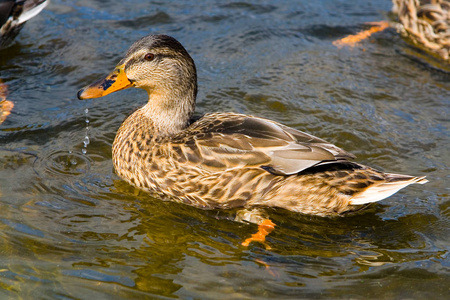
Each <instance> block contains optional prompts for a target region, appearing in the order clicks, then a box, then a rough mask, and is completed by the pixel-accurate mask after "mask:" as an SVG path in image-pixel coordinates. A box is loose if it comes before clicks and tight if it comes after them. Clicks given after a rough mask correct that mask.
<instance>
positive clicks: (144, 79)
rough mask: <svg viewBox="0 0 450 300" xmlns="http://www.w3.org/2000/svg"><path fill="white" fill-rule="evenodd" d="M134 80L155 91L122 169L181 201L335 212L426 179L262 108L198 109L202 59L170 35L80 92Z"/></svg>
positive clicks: (139, 46)
mask: <svg viewBox="0 0 450 300" xmlns="http://www.w3.org/2000/svg"><path fill="white" fill-rule="evenodd" d="M129 87H137V88H141V89H144V90H146V91H147V93H148V97H149V99H148V102H147V104H146V105H144V106H143V107H141V108H139V109H138V110H136V111H135V112H134V113H133V114H131V115H130V116H129V117H128V118H127V119H126V120H125V121H124V122H123V124H122V125H121V126H120V128H119V130H118V132H117V135H116V137H115V140H114V143H113V146H112V156H113V163H114V168H115V170H116V173H117V174H118V175H119V176H120V177H121V178H123V179H124V180H125V181H127V182H129V183H130V184H132V185H134V186H136V187H138V188H140V189H143V190H145V191H149V192H156V193H159V194H162V195H164V196H166V197H169V198H170V199H172V200H175V201H178V202H182V203H186V204H189V205H193V206H196V207H199V208H204V209H215V208H219V209H228V208H235V207H243V208H252V207H279V208H284V209H288V210H291V211H295V212H299V213H303V214H311V215H317V216H336V215H343V214H345V213H347V212H351V211H355V210H359V209H360V208H362V207H363V206H365V205H367V204H369V203H372V202H376V201H379V200H381V199H384V198H386V197H389V196H391V195H392V194H394V193H395V192H397V191H398V190H400V189H402V188H404V187H406V186H408V185H410V184H413V183H425V182H427V180H426V179H425V177H414V176H408V175H398V174H391V173H383V172H381V171H377V170H375V169H373V168H370V167H367V166H364V165H362V164H359V163H356V162H353V161H352V159H353V158H354V156H353V155H352V154H350V153H348V152H346V151H344V150H342V149H341V148H339V147H337V146H335V145H333V144H331V143H329V142H327V141H325V140H323V139H320V138H317V137H315V136H313V135H311V134H308V133H304V132H301V131H299V130H297V129H293V128H290V127H287V126H285V125H282V124H280V123H277V122H275V121H271V120H268V119H265V118H261V117H256V116H250V115H244V114H238V113H224V112H216V113H209V114H206V115H204V116H203V117H201V118H193V113H194V108H195V100H196V94H197V75H196V68H195V64H194V61H193V60H192V58H191V57H190V55H189V54H188V52H187V51H186V50H185V48H184V47H183V46H182V45H181V44H180V43H179V42H178V41H177V40H175V39H174V38H172V37H170V36H167V35H148V36H145V37H143V38H141V39H140V40H138V41H137V42H135V43H134V44H133V45H132V46H131V48H130V49H129V50H128V52H127V53H126V55H125V57H124V58H123V59H122V60H121V61H120V62H119V64H118V65H117V66H116V67H115V69H114V71H113V72H112V73H110V74H109V75H108V76H106V78H104V79H101V80H99V81H97V82H95V83H93V84H91V85H88V86H86V87H85V88H83V89H81V90H80V91H79V92H78V98H79V99H89V98H97V97H102V96H105V95H108V94H109V93H112V92H115V91H119V90H123V89H126V88H129Z"/></svg>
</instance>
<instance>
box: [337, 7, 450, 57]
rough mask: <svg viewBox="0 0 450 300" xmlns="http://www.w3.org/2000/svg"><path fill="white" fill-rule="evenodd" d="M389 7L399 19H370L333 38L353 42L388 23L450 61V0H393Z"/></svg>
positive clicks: (418, 43)
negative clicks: (368, 24)
mask: <svg viewBox="0 0 450 300" xmlns="http://www.w3.org/2000/svg"><path fill="white" fill-rule="evenodd" d="M393 4H394V6H393V8H392V11H393V13H395V14H396V15H397V17H398V23H389V22H386V21H382V22H377V23H373V25H375V26H373V27H371V28H369V29H368V30H364V31H362V32H359V33H357V34H355V35H350V36H347V37H345V38H343V39H340V40H337V41H334V42H333V44H334V45H336V46H338V47H341V46H345V45H347V46H355V45H356V44H357V43H358V42H360V41H361V40H363V39H365V38H367V37H369V36H370V35H371V34H373V33H375V32H378V31H381V30H384V29H386V28H388V27H389V26H392V27H395V28H396V29H397V31H398V32H399V33H400V34H401V35H402V36H404V37H405V38H407V39H409V40H410V41H411V42H412V43H413V44H414V45H415V46H417V47H418V48H421V49H423V50H425V51H427V52H429V53H431V54H433V55H435V56H438V57H440V58H441V59H443V60H444V61H446V62H450V2H449V1H448V0H393Z"/></svg>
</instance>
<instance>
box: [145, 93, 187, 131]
mask: <svg viewBox="0 0 450 300" xmlns="http://www.w3.org/2000/svg"><path fill="white" fill-rule="evenodd" d="M148 96H149V100H148V102H147V104H146V105H145V106H143V107H142V108H141V109H140V110H141V112H142V114H143V115H144V116H145V117H146V118H148V119H150V120H151V121H152V123H153V126H154V130H155V133H154V134H155V135H158V136H160V137H166V136H172V135H175V134H177V133H179V132H180V131H182V130H184V129H186V127H187V126H188V125H189V120H190V119H191V117H192V114H193V113H194V109H195V93H183V94H182V93H177V91H176V90H172V91H170V92H157V91H149V92H148Z"/></svg>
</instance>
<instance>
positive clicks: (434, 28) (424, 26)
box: [392, 0, 450, 61]
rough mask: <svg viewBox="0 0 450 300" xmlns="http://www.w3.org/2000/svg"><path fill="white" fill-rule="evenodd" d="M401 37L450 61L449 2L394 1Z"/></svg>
mask: <svg viewBox="0 0 450 300" xmlns="http://www.w3.org/2000/svg"><path fill="white" fill-rule="evenodd" d="M393 2H394V7H393V9H392V11H393V12H394V13H395V14H397V15H398V19H399V21H400V24H399V26H397V29H399V31H400V33H401V34H402V35H404V36H407V37H409V38H410V39H411V40H412V41H413V42H414V43H415V44H418V45H421V46H422V47H424V48H425V49H427V50H428V51H430V52H432V53H435V54H437V55H439V56H440V57H441V58H443V59H444V60H447V61H449V59H450V2H449V1H448V0H420V1H419V0H393Z"/></svg>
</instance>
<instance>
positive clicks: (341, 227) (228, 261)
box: [0, 0, 450, 299]
mask: <svg viewBox="0 0 450 300" xmlns="http://www.w3.org/2000/svg"><path fill="white" fill-rule="evenodd" d="M194 3H195V4H194ZM390 9H391V3H390V1H388V0H382V1H356V0H355V1H351V0H347V1H332V0H328V1H251V2H229V1H199V2H192V3H185V2H184V1H164V2H163V1H160V2H157V1H138V0H129V1H117V0H116V1H113V0H111V1H107V0H104V1H100V0H98V1H64V0H53V1H52V2H51V4H50V5H49V6H48V8H47V9H46V10H45V11H44V12H43V13H42V14H41V15H39V16H38V17H36V18H35V19H33V20H32V21H30V22H29V23H28V24H27V26H25V28H24V30H23V31H22V32H21V34H20V35H19V37H18V38H17V40H16V43H15V44H14V45H13V46H11V47H10V48H8V49H5V50H2V51H0V78H1V79H2V80H3V81H4V82H5V83H6V84H8V86H9V97H8V99H9V100H11V101H13V102H14V103H15V107H14V110H13V111H12V114H11V115H10V116H9V117H8V118H7V120H6V121H5V122H4V123H3V124H2V125H0V298H1V299H8V298H12V299H15V298H23V299H31V298H33V299H126V298H132V299H133V298H134V299H138V298H139V299H145V298H159V299H166V298H183V299H194V298H195V299H275V298H276V299H293V298H323V299H329V298H356V299H367V298H372V299H375V298H377V299H380V298H381V299H392V298H413V299H424V298H429V299H444V298H447V299H448V298H449V297H450V290H449V288H450V285H449V282H450V258H449V251H450V241H449V240H450V227H449V226H450V197H449V169H450V160H449V157H450V151H449V149H450V139H449V135H450V134H449V132H450V131H449V123H450V121H449V119H450V118H449V116H450V84H449V81H450V80H449V79H450V75H449V73H448V72H449V71H448V66H445V65H440V64H439V63H437V62H433V61H432V59H426V60H425V61H424V60H423V57H424V55H423V54H421V53H419V52H417V51H415V50H413V49H412V48H411V47H410V46H409V44H408V43H407V42H406V41H404V40H403V39H402V38H400V37H399V36H398V35H397V33H396V32H395V31H394V30H392V29H389V30H387V31H384V32H381V33H377V34H375V35H374V36H372V37H371V38H370V39H369V40H366V41H363V42H362V43H361V45H360V46H359V47H356V48H343V49H337V48H336V47H334V46H333V45H332V42H333V41H334V40H336V39H339V38H342V37H344V36H345V35H347V34H354V33H356V32H358V31H360V30H362V29H364V28H366V27H365V26H364V22H369V21H379V20H383V19H384V20H386V19H388V18H389V11H390ZM149 33H165V34H169V35H172V36H174V37H176V38H177V39H178V40H179V41H180V42H182V43H183V44H184V46H185V47H186V48H187V49H188V51H189V52H190V53H191V55H192V56H193V58H194V60H195V61H196V63H197V68H198V74H199V88H200V92H199V99H198V104H197V111H198V112H200V113H204V112H212V111H235V112H240V113H246V114H253V115H258V116H264V117H267V118H271V119H274V120H277V121H279V122H282V123H284V124H287V125H289V126H292V127H295V128H297V129H301V130H304V131H307V132H309V133H312V134H314V135H317V136H319V137H321V138H324V139H326V140H329V141H330V142H333V143H335V144H337V145H338V146H340V147H343V148H344V149H346V150H348V151H349V152H352V153H354V154H355V155H357V157H358V159H357V160H358V161H359V162H361V163H364V164H368V165H370V166H373V167H376V168H379V169H381V170H384V171H391V172H397V173H406V174H411V175H420V176H422V175H426V176H427V177H428V179H429V180H430V182H429V183H427V184H426V185H417V186H411V187H408V188H407V189H405V190H402V191H401V192H399V193H398V194H396V195H394V196H392V197H391V198H389V199H386V200H384V201H383V202H381V203H379V204H376V205H374V206H373V207H371V209H369V210H367V211H365V212H364V213H361V214H358V215H355V216H351V217H347V218H338V219H327V218H317V217H309V216H302V215H299V214H294V213H291V212H288V211H284V210H270V211H269V214H270V216H271V219H272V220H273V221H274V222H275V223H276V224H277V225H278V226H277V227H276V230H275V231H274V232H273V233H272V234H271V235H270V236H269V237H268V244H269V245H270V246H271V249H266V248H265V247H264V246H263V245H260V244H252V245H251V246H250V247H249V248H244V247H242V246H241V245H240V243H241V242H242V241H243V240H244V239H246V238H247V237H249V236H250V234H251V233H253V232H255V230H256V226H255V225H249V224H242V223H237V222H234V221H232V213H233V212H221V211H202V210H199V209H195V208H192V207H189V206H185V205H181V204H176V203H171V202H163V201H161V200H160V199H155V198H151V197H150V196H149V195H147V194H145V193H143V192H139V191H138V190H136V189H134V188H133V187H131V186H130V185H128V184H126V183H125V182H123V181H122V180H120V179H119V178H118V177H117V176H116V175H115V174H114V172H113V168H112V162H111V144H112V141H113V139H114V136H115V132H116V130H117V129H118V127H119V126H120V124H121V122H122V121H123V119H124V118H125V117H126V116H127V115H128V114H130V113H131V112H132V111H133V109H135V108H136V107H138V106H140V105H143V104H144V102H145V100H146V94H145V92H143V91H139V90H127V91H122V92H120V93H115V94H112V95H110V96H108V97H105V98H102V99H96V100H92V101H85V102H82V101H78V100H77V99H76V92H77V91H78V89H80V88H81V87H83V86H84V85H86V84H88V83H91V82H92V81H93V80H95V79H97V78H98V77H101V76H103V75H105V74H107V73H108V72H110V71H111V70H112V68H113V67H114V66H115V65H116V63H117V62H118V61H119V59H120V58H121V56H122V54H123V53H124V52H125V51H126V49H127V48H128V47H129V46H130V45H131V43H133V42H134V41H135V40H136V39H138V38H140V37H142V36H143V35H146V34H149ZM86 109H88V110H89V113H88V114H87V118H88V120H89V124H88V125H89V130H88V136H89V139H90V143H89V144H88V145H87V147H86V148H85V147H84V143H83V141H84V139H85V135H86V125H87V123H86V114H85V110H86ZM83 149H86V150H87V154H86V155H83V154H82V151H83Z"/></svg>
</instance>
